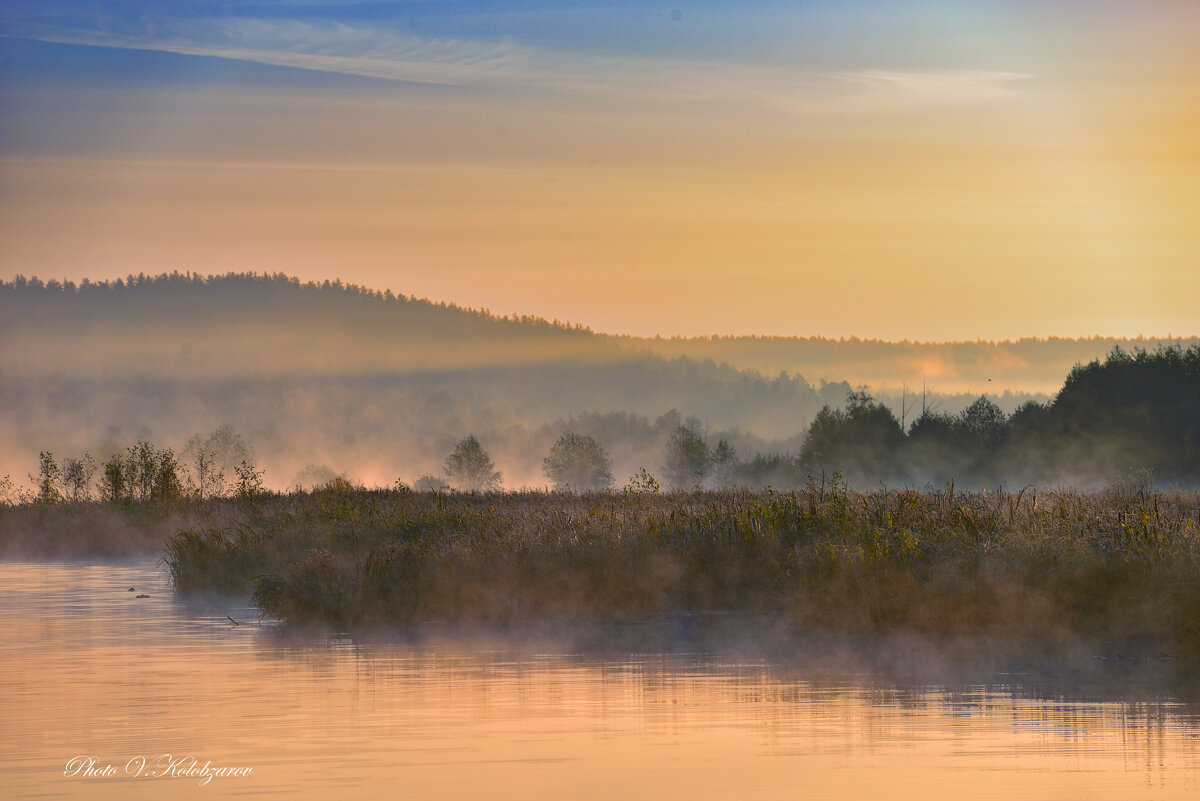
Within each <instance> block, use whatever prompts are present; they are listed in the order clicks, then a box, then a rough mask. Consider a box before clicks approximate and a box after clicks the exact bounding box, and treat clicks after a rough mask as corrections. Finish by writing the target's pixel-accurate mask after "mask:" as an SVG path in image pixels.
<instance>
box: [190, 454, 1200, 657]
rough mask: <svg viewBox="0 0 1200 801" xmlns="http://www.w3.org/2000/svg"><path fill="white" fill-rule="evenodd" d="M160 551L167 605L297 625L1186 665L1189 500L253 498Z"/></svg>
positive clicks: (1196, 499) (1193, 546)
mask: <svg viewBox="0 0 1200 801" xmlns="http://www.w3.org/2000/svg"><path fill="white" fill-rule="evenodd" d="M241 508H242V511H243V513H242V514H241V515H240V516H238V518H237V519H236V520H235V521H234V522H232V523H231V524H228V525H207V526H196V527H191V528H187V529H185V530H182V531H180V532H179V533H177V534H176V535H175V536H174V537H172V538H171V539H170V541H169V542H168V544H167V556H166V563H167V565H168V566H169V569H170V571H171V574H172V577H173V579H174V581H175V584H176V586H177V588H178V589H179V590H181V591H185V592H188V591H226V592H253V594H254V597H255V600H256V602H257V603H258V605H259V606H260V607H261V608H262V610H263V611H264V612H267V613H270V614H273V615H277V616H279V617H282V618H284V619H286V620H288V621H290V622H293V623H299V624H303V623H314V622H319V623H327V624H333V625H339V626H362V625H372V624H397V623H398V624H412V623H416V622H420V621H425V620H430V619H440V620H470V621H482V622H490V623H494V622H518V621H524V620H530V619H547V618H549V619H559V620H583V619H590V620H596V619H601V620H603V619H608V620H621V619H633V618H638V617H642V616H648V615H657V614H663V613H679V612H695V611H713V610H721V611H724V610H744V611H756V612H776V613H779V614H782V615H784V616H786V617H787V618H789V619H790V620H791V622H792V623H793V624H794V625H795V626H797V627H799V628H802V629H805V630H821V631H838V632H883V631H913V632H921V633H929V634H935V635H964V634H972V635H979V634H986V635H997V636H1008V637H1035V638H1071V637H1079V638H1088V639H1092V638H1095V639H1100V640H1131V639H1133V640H1137V641H1139V642H1148V643H1154V644H1156V645H1155V647H1165V648H1169V649H1172V651H1173V652H1175V653H1200V495H1197V494H1196V493H1189V492H1177V491H1172V492H1157V491H1152V490H1150V489H1149V488H1148V487H1146V486H1141V487H1138V486H1129V485H1126V486H1120V487H1115V488H1110V489H1107V490H1104V491H1097V492H1091V493H1077V492H1068V491H1060V492H1036V491H1034V490H1033V489H1031V488H1030V489H1025V490H1022V491H1020V492H1016V493H1011V492H1005V491H994V492H960V491H955V490H954V488H953V487H950V488H947V489H946V490H945V491H938V492H915V491H883V490H880V491H874V492H860V491H855V490H852V489H848V488H847V487H846V485H845V483H844V482H843V481H842V480H841V479H840V477H838V476H833V477H830V479H829V480H826V481H824V482H821V481H814V482H812V483H811V484H810V485H809V486H808V487H806V488H805V489H803V490H799V491H795V492H786V493H780V492H773V491H760V492H751V491H725V492H713V491H691V492H670V493H661V492H657V491H654V488H653V487H650V488H649V489H647V488H646V487H644V486H640V487H639V488H634V487H633V486H630V487H627V488H626V490H625V491H623V492H605V493H589V494H584V495H575V494H566V493H481V494H475V493H472V494H454V493H452V494H443V493H418V492H410V491H405V490H402V489H394V490H375V491H370V490H362V489H357V490H356V489H350V488H345V487H340V486H331V487H329V488H325V489H319V490H316V491H314V492H311V493H294V494H291V495H287V496H264V497H261V498H259V499H257V500H255V501H253V502H252V503H248V504H245V505H244V506H242V507H241Z"/></svg>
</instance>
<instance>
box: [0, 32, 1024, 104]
mask: <svg viewBox="0 0 1200 801" xmlns="http://www.w3.org/2000/svg"><path fill="white" fill-rule="evenodd" d="M8 34H9V35H19V36H23V37H27V38H32V39H38V40H42V41H49V42H58V43H64V44H80V45H92V46H100V47H117V48H127V49H140V50H155V51H163V52H171V53H179V54H186V55H197V56H212V57H219V58H227V59H237V60H243V61H249V62H255V63H260V64H268V65H274V66H282V67H293V68H297V69H304V70H316V71H321V72H331V73H339V74H345V75H355V76H361V77H368V78H376V79H384V80H393V81H403V82H409V83H418V84H428V85H438V86H460V87H474V88H480V89H491V90H508V91H526V92H531V91H532V92H553V93H562V94H566V95H573V96H608V97H613V98H627V99H635V100H652V101H658V100H675V101H693V102H694V101H712V102H734V103H750V104H753V105H757V106H760V107H766V108H771V109H775V110H779V111H785V112H792V113H802V114H817V115H827V114H834V115H837V114H863V113H875V112H886V111H889V110H894V109H897V108H905V107H912V106H922V105H931V104H954V103H978V102H995V101H1001V100H1005V99H1008V98H1011V97H1013V96H1015V95H1017V94H1019V89H1018V83H1019V82H1020V81H1022V80H1025V79H1027V78H1029V77H1031V76H1029V75H1028V74H1025V73H1018V72H989V71H969V70H947V71H928V72H910V71H898V70H896V71H888V70H873V69H868V70H862V71H857V72H822V71H815V70H809V69H802V68H799V67H788V66H784V65H761V64H753V63H746V62H736V63H731V62H713V61H703V60H696V59H692V60H687V59H672V58H648V57H639V58H633V57H625V56H621V57H617V56H607V55H602V54H595V53H590V52H589V53H584V52H574V51H568V50H556V49H552V48H547V47H539V46H533V45H528V44H524V43H520V42H517V41H514V40H512V39H498V40H493V41H485V40H471V39H455V38H426V37H420V36H416V35H414V34H412V33H409V32H407V31H403V30H399V29H396V28H392V27H386V26H366V25H351V24H346V23H341V22H311V21H301V20H281V19H253V18H244V17H236V18H225V19H196V18H176V19H165V20H159V21H156V22H155V23H154V24H153V25H139V26H132V25H130V26H120V25H113V24H106V25H97V26H95V27H87V28H85V27H63V26H61V25H46V24H30V25H25V26H12V25H10V26H8Z"/></svg>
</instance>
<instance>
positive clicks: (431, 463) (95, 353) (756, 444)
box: [0, 274, 1196, 489]
mask: <svg viewBox="0 0 1200 801" xmlns="http://www.w3.org/2000/svg"><path fill="white" fill-rule="evenodd" d="M1114 341H1115V340H1106V339H1094V340H1048V341H1039V340H1022V341H1021V342H1018V343H1000V344H994V343H959V344H949V345H912V344H909V343H880V342H863V341H857V340H851V341H846V342H833V341H828V340H806V339H778V338H766V339H757V338H744V337H743V338H718V339H694V340H646V339H636V338H629V337H616V336H606V335H600V334H596V333H593V332H591V331H589V330H587V329H584V328H581V327H577V326H568V325H564V324H558V323H551V322H547V321H544V320H538V319H532V318H502V317H497V316H494V315H491V314H489V313H486V312H480V311H472V310H466V309H462V308H458V307H455V306H451V305H444V304H436V303H432V302H429V301H423V300H414V299H409V298H404V297H396V296H393V295H392V294H391V293H377V292H373V291H371V290H366V289H362V288H359V287H353V286H347V285H344V284H341V283H340V282H326V283H324V284H321V285H317V284H301V283H299V282H298V281H296V280H295V279H289V278H286V277H283V276H272V277H267V276H251V275H228V276H221V277H210V278H203V277H199V276H184V275H178V274H174V275H170V276H160V277H157V278H147V277H145V276H138V277H131V278H130V279H129V280H128V281H118V282H112V283H103V284H94V283H84V284H82V285H80V286H75V285H71V284H68V285H64V284H61V283H59V282H56V281H50V282H47V283H43V282H41V281H38V280H36V279H31V280H26V279H22V278H19V279H18V280H17V281H15V282H8V283H3V284H2V285H0V377H2V379H3V380H2V381H0V405H2V407H3V409H4V412H3V414H2V415H0V454H2V455H0V476H3V475H5V474H10V475H12V476H13V478H14V480H15V479H17V478H18V477H19V478H20V479H24V478H25V476H26V474H27V473H29V472H32V471H33V469H34V467H35V466H36V459H37V454H38V452H39V451H40V450H50V451H52V452H54V453H55V454H59V455H60V456H69V455H73V454H78V453H82V452H83V451H85V450H87V451H90V452H92V453H93V454H94V455H97V456H103V455H105V454H106V453H111V452H114V451H115V450H116V449H119V448H122V447H124V446H127V445H129V444H131V443H132V442H133V441H134V440H137V439H152V440H153V441H154V442H155V443H156V444H157V445H160V446H164V447H172V448H176V449H181V448H182V446H183V444H184V442H186V440H187V439H188V438H189V437H190V436H192V435H194V434H198V433H199V434H203V433H206V432H210V431H212V430H214V429H216V428H217V427H219V426H221V425H223V424H229V425H232V426H233V427H234V428H235V429H236V430H237V431H239V432H241V433H242V434H243V435H244V436H245V437H246V438H247V440H248V441H249V442H250V444H251V445H252V446H253V448H254V450H255V454H256V457H257V459H258V462H259V464H260V466H261V467H263V468H265V469H266V471H267V475H266V484H267V486H269V487H274V488H280V489H282V488H286V487H290V486H292V484H293V483H295V482H296V481H297V480H298V477H301V475H302V474H305V471H306V469H307V468H310V467H312V466H317V467H321V468H328V469H329V470H332V471H333V472H335V473H345V474H346V475H347V476H348V477H350V478H351V479H352V480H355V481H359V482H364V483H367V484H372V485H387V484H391V483H392V482H393V481H395V480H396V479H397V478H399V479H401V480H404V481H407V482H411V481H413V480H414V479H415V478H416V477H418V476H420V475H422V474H425V473H432V474H435V475H436V474H439V473H441V471H442V465H443V463H444V460H445V458H446V456H447V454H448V453H449V452H450V451H451V450H452V449H453V447H454V445H455V443H456V442H458V441H459V440H460V439H461V438H462V437H464V436H465V435H466V434H468V433H474V434H476V435H477V436H478V437H479V439H480V441H481V442H482V443H483V445H484V447H485V448H486V449H487V450H488V452H489V453H490V454H491V456H492V458H493V459H494V460H495V462H496V467H497V469H499V470H500V471H501V472H502V473H503V475H504V486H506V487H508V488H516V487H521V486H533V487H541V486H545V485H546V483H547V482H546V478H545V477H544V476H543V475H542V473H541V464H542V459H543V457H544V456H545V455H546V454H547V453H548V451H549V450H550V447H551V446H552V445H553V443H554V441H555V439H557V437H558V436H559V435H560V434H561V433H563V432H564V431H566V430H568V429H569V430H575V431H579V432H582V433H587V434H591V435H593V436H595V437H596V438H597V439H598V440H599V441H600V442H602V443H603V444H604V445H605V447H606V448H607V449H608V450H609V451H610V453H611V456H612V459H613V472H614V475H615V477H616V479H617V482H618V485H620V484H622V483H624V481H625V480H626V479H627V478H628V476H630V475H631V474H632V473H633V472H634V471H636V470H637V469H639V468H641V467H646V468H647V469H649V470H650V471H651V472H656V471H658V470H659V468H660V467H661V462H662V452H663V446H664V445H665V443H666V441H667V439H668V438H669V437H670V435H671V433H672V431H673V430H675V429H676V428H678V426H679V425H680V424H687V425H689V426H691V427H692V428H694V429H695V430H697V431H698V432H700V433H701V434H703V435H705V436H706V437H707V438H708V439H709V441H710V442H711V443H712V444H714V445H715V444H716V442H717V441H718V439H720V438H725V439H727V440H728V441H729V442H730V444H731V445H733V446H734V447H735V448H736V449H737V453H738V454H739V456H741V457H742V458H745V459H748V458H752V457H753V456H754V455H755V454H758V453H764V454H769V453H793V454H794V453H799V451H800V449H801V445H802V444H803V441H804V437H805V434H806V432H807V431H808V429H809V426H810V425H811V424H812V422H813V420H814V419H815V418H816V416H817V414H818V412H820V410H821V409H822V407H823V406H825V405H826V404H829V405H830V406H833V407H838V406H840V405H842V404H843V403H845V401H846V399H847V394H848V393H849V392H850V391H851V390H852V389H855V388H856V387H857V385H859V384H863V383H865V384H869V385H871V386H873V387H875V386H879V385H883V386H885V387H889V388H888V389H884V390H879V389H875V390H873V394H874V395H875V398H876V399H877V400H879V401H882V402H883V403H884V404H886V405H887V406H888V407H890V408H891V409H892V411H893V412H894V414H895V416H896V417H897V418H898V419H899V420H901V421H903V422H904V423H905V424H908V423H911V422H912V421H913V420H914V419H916V417H917V416H918V415H920V413H921V411H922V406H923V405H924V406H925V407H926V408H928V409H930V410H936V411H939V412H946V413H950V414H957V413H958V412H959V411H961V410H962V409H965V408H966V407H968V406H969V405H970V404H971V403H972V402H973V401H974V400H975V399H976V398H977V397H978V396H979V394H981V393H984V392H986V393H987V394H988V396H989V397H990V398H991V399H992V400H993V401H995V403H996V404H997V405H998V406H999V408H1000V409H1002V410H1003V411H1004V412H1005V413H1006V414H1008V413H1012V412H1013V411H1015V410H1016V409H1017V408H1018V407H1020V406H1021V405H1022V404H1024V403H1026V402H1027V401H1030V400H1036V401H1039V402H1042V401H1045V400H1047V399H1048V398H1049V395H1048V394H1046V393H1045V392H1038V393H1032V392H1030V391H1029V390H1028V389H1027V388H1021V387H1026V385H1039V386H1040V382H1041V381H1042V378H1040V377H1041V376H1049V375H1050V374H1051V373H1055V374H1056V375H1057V378H1056V379H1054V380H1053V381H1051V380H1049V378H1047V379H1045V380H1046V383H1047V385H1048V386H1052V387H1053V388H1057V387H1058V386H1060V385H1061V382H1062V379H1063V377H1064V375H1065V373H1066V371H1067V370H1068V369H1069V368H1070V366H1071V364H1074V363H1075V362H1077V361H1085V360H1088V359H1094V358H1098V357H1100V356H1102V355H1103V354H1104V353H1105V352H1107V350H1109V349H1111V347H1112V343H1113V342H1114ZM1195 341H1196V340H1195V339H1192V340H1186V342H1195ZM1135 344H1136V343H1135ZM1143 344H1144V345H1147V346H1149V345H1152V344H1153V343H1151V342H1150V341H1146V342H1145V343H1143ZM1068 360H1069V362H1070V363H1067V362H1068ZM780 365H787V366H790V367H789V368H788V369H787V372H785V373H780V372H779V371H778V370H776V369H775V368H776V367H778V366H780ZM1063 365H1065V366H1063ZM934 366H936V369H934ZM768 368H769V371H767V370H768ZM799 368H806V370H811V371H812V372H813V373H816V374H818V375H823V376H826V377H836V376H838V375H839V373H840V374H841V375H844V376H846V377H852V379H853V380H840V379H839V380H832V379H830V380H820V379H817V378H813V377H812V374H811V373H810V372H806V371H805V370H801V369H799ZM921 368H928V372H926V373H924V377H925V384H926V386H927V388H928V390H929V391H927V392H926V394H925V395H924V396H922V393H921V383H922V375H923V373H922V372H921ZM763 371H767V372H763ZM985 372H986V373H989V375H988V376H986V377H985V378H984V379H983V380H982V381H980V380H979V379H978V378H977V376H979V375H982V374H983V373H985ZM1006 376H1007V377H1008V378H1006ZM1029 376H1035V377H1038V378H1037V379H1036V380H1030V379H1028V377H1029ZM986 378H991V379H992V380H991V381H990V382H989V381H987V380H986ZM1006 380H1011V381H1012V384H1011V386H1014V387H1018V389H1017V390H1016V391H1007V390H1008V389H1009V387H1010V384H1006ZM904 384H906V385H907V386H906V387H904V388H903V389H902V388H901V387H902V385H904ZM951 390H954V394H948V393H949V392H950V391H951ZM317 473H320V471H317ZM312 474H313V472H312V471H311V470H310V471H309V472H308V475H312Z"/></svg>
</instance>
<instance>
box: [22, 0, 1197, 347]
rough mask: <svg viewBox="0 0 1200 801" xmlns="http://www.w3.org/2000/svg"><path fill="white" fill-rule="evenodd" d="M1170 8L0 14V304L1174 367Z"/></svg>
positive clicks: (992, 5) (1179, 204) (1186, 111)
mask: <svg viewBox="0 0 1200 801" xmlns="http://www.w3.org/2000/svg"><path fill="white" fill-rule="evenodd" d="M1198 41H1200V3H1196V2H1194V0H1146V2H1139V3H1129V2H1111V1H1110V0H1088V1H1087V2H1084V1H1083V0H1071V1H1066V0H1064V1H1062V2H1054V1H1053V0H1040V1H1039V2H1033V1H1032V0H1028V1H1027V0H1012V2H1000V1H999V0H958V1H957V2H911V1H909V0H897V1H893V2H832V1H831V0H824V1H822V2H804V1H801V2H767V3H756V2H700V3H685V2H683V0H668V2H667V3H665V4H661V5H659V4H653V3H644V2H643V3H623V2H572V1H571V0H567V2H561V1H558V0H556V1H554V2H551V1H550V0H540V1H539V0H534V1H530V2H526V1H522V2H512V3H482V2H457V1H456V0H408V1H407V2H392V3H380V2H367V1H365V0H364V1H363V2H357V1H356V0H349V1H339V0H332V1H331V2H315V1H313V2H306V1H304V0H298V1H297V0H293V1H292V2H284V1H283V0H278V1H277V0H259V1H258V2H238V1H237V0H229V1H228V2H210V3H199V2H184V0H153V2H149V1H148V2H130V3H115V2H113V3H96V2H72V1H70V0H5V2H4V3H3V5H2V6H0V278H5V279H10V278H12V277H13V276H15V275H17V274H22V275H26V276H30V275H37V276H39V277H42V278H44V279H48V278H60V279H63V278H66V279H71V280H80V279H82V278H84V277H87V278H90V279H93V280H95V279H103V278H116V277H122V276H125V275H127V274H130V273H138V272H145V273H160V272H169V271H172V270H179V271H193V272H200V273H224V272H227V271H254V272H271V273H274V272H285V273H288V274H291V275H295V276H298V277H300V278H302V279H317V280H321V279H325V278H331V279H332V278H341V279H342V280H343V281H348V282H352V283H358V284H363V285H366V286H369V287H372V288H375V289H381V290H382V289H391V290H392V291H394V292H398V293H401V294H405V295H410V296H417V297H427V298H431V299H434V300H439V301H451V302H455V303H458V304H460V305H465V306H470V307H478V308H486V309H488V310H490V311H492V312H493V313H497V314H511V313H520V314H532V315H537V316H541V317H545V318H548V319H558V320H563V321H569V322H572V323H582V324H584V325H587V326H590V327H591V328H593V329H595V330H599V331H605V332H612V333H629V334H636V335H649V336H653V335H657V334H662V335H664V336H667V335H679V334H682V335H704V334H764V335H800V336H811V335H821V336H827V337H841V336H847V337H848V336H859V337H867V338H881V339H890V340H901V339H910V340H951V339H954V340H965V339H977V338H983V339H1010V338H1016V337H1022V336H1088V335H1093V334H1102V335H1116V336H1137V335H1139V334H1140V335H1147V336H1164V335H1168V334H1173V335H1175V336H1181V335H1189V334H1196V333H1200V325H1198V324H1197V323H1198V321H1200V314H1197V311H1196V309H1197V304H1196V300H1195V299H1196V298H1197V297H1200V91H1198V90H1200V46H1197V44H1196V42H1198Z"/></svg>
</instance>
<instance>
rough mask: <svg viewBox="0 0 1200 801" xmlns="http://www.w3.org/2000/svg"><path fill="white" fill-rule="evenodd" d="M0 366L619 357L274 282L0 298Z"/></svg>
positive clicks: (417, 366) (332, 366)
mask: <svg viewBox="0 0 1200 801" xmlns="http://www.w3.org/2000/svg"><path fill="white" fill-rule="evenodd" d="M0 311H2V314H0V364H2V365H4V366H6V367H8V368H9V369H17V370H19V371H20V372H22V373H24V374H67V375H72V376H76V377H78V376H80V375H86V374H92V373H98V372H102V373H104V374H111V372H112V371H114V370H118V371H121V372H126V373H134V374H138V375H142V376H152V375H168V376H173V377H184V376H186V377H202V376H209V377H218V376H228V377H232V376H238V375H255V376H262V375H276V376H278V375H288V374H304V375H330V374H347V373H367V372H374V373H386V372H395V371H407V370H455V369H462V368H472V367H480V366H496V365H503V364H517V363H520V364H535V363H544V362H547V361H556V360H573V359H579V358H588V359H599V358H603V357H605V356H610V357H611V356H615V355H621V351H620V349H619V348H618V347H616V346H615V344H613V343H611V342H608V341H606V340H605V339H604V338H602V337H597V336H596V335H594V334H593V333H592V332H590V331H588V330H586V329H583V328H581V327H569V326H566V325H560V324H556V323H549V322H546V321H545V320H540V319H536V318H504V317H497V316H494V315H491V314H488V313H487V312H482V311H474V310H468V309H463V308H460V307H457V306H453V305H449V304H435V303H431V302H429V301H425V300H416V299H412V298H406V297H400V296H395V295H393V294H392V293H391V292H376V291H373V290H369V289H364V288H362V287H358V286H353V285H348V284H343V283H341V282H340V281H333V282H330V281H326V282H324V283H321V284H316V283H301V282H300V281H298V280H297V279H295V278H288V277H286V276H282V275H275V276H257V275H246V274H229V275H224V276H212V277H204V276H198V275H190V274H189V275H181V274H178V273H174V274H170V275H161V276H157V277H147V276H131V277H130V278H129V279H128V280H117V281H113V282H102V283H91V282H86V281H85V282H84V283H82V284H81V285H73V284H70V283H67V284H63V283H60V282H57V281H50V282H46V283H43V282H41V281H39V280H37V279H29V280H24V279H21V278H18V279H17V280H16V281H15V282H6V283H3V284H0Z"/></svg>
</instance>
